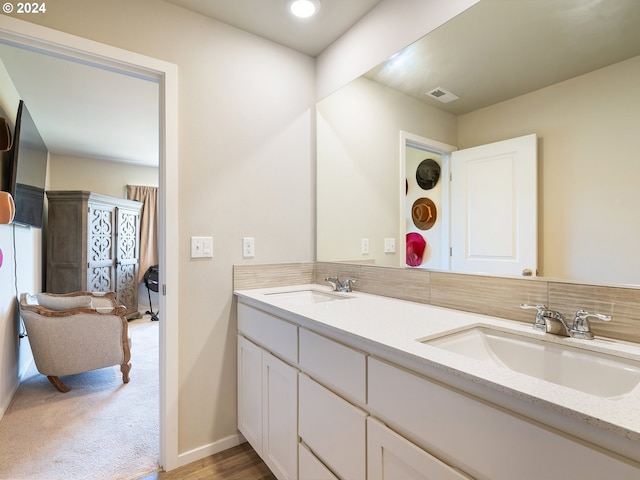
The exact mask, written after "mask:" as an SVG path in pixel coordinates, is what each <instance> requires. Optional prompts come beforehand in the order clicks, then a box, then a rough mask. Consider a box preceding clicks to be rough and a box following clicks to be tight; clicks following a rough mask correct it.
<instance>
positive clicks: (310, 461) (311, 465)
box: [298, 443, 338, 480]
mask: <svg viewBox="0 0 640 480" xmlns="http://www.w3.org/2000/svg"><path fill="white" fill-rule="evenodd" d="M298 465H299V470H298V478H299V479H300V480H312V479H313V480H338V477H336V476H335V475H334V474H333V473H331V470H329V469H328V468H327V467H325V466H324V465H323V464H322V462H321V461H320V460H318V459H317V458H316V457H314V455H313V453H311V452H310V451H309V449H308V448H307V447H306V446H305V445H304V444H302V443H300V444H299V447H298Z"/></svg>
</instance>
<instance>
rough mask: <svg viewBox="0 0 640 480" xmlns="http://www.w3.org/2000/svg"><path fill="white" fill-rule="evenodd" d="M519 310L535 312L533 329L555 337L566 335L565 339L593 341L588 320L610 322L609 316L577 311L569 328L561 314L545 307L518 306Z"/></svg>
mask: <svg viewBox="0 0 640 480" xmlns="http://www.w3.org/2000/svg"><path fill="white" fill-rule="evenodd" d="M520 308H524V309H533V310H536V321H535V323H534V324H533V328H535V329H536V330H540V331H542V332H545V333H553V334H556V335H566V336H567V337H573V338H582V339H586V340H593V338H594V336H593V332H592V331H591V324H590V323H589V318H597V319H598V320H602V321H603V322H610V321H611V316H610V315H602V314H600V313H589V312H587V311H586V310H582V309H580V310H578V311H577V312H576V316H575V318H574V320H573V326H572V327H569V325H568V324H567V321H566V320H565V319H564V317H563V316H562V314H561V313H560V312H558V311H556V310H551V309H549V308H547V306H546V305H527V304H525V303H523V304H520Z"/></svg>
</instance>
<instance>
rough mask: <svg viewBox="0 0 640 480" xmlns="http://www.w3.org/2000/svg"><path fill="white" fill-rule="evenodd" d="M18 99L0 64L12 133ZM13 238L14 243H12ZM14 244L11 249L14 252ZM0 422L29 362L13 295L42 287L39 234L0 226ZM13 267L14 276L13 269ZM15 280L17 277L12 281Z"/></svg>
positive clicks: (0, 87) (2, 101)
mask: <svg viewBox="0 0 640 480" xmlns="http://www.w3.org/2000/svg"><path fill="white" fill-rule="evenodd" d="M19 101H20V96H19V94H18V91H17V90H16V88H15V86H14V85H13V82H12V81H11V78H10V77H9V75H8V73H7V71H6V69H5V67H4V64H3V63H2V62H1V61H0V115H2V116H3V117H4V118H6V119H7V120H9V123H10V124H11V130H12V131H13V128H14V124H15V119H16V113H17V111H18V103H19ZM14 238H15V241H14ZM14 243H15V248H14ZM0 249H1V250H2V256H3V263H2V266H0V419H1V418H2V416H3V415H4V412H5V411H6V409H7V408H8V406H9V403H10V402H11V399H12V398H13V394H14V392H15V390H16V389H17V388H18V378H19V376H20V375H22V374H23V373H24V371H25V370H26V369H27V368H28V366H29V364H30V363H31V361H32V356H31V350H30V347H29V342H28V339H26V338H25V339H22V340H19V339H18V334H19V332H20V330H21V329H20V324H19V321H18V315H17V306H16V296H17V295H16V283H17V293H18V295H19V294H20V293H21V292H30V293H37V292H40V291H41V287H42V278H43V276H42V231H41V230H39V229H36V228H29V227H20V226H13V225H0ZM14 262H15V264H16V265H17V267H18V268H17V272H16V269H15V268H14ZM16 276H17V277H16Z"/></svg>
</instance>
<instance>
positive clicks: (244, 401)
mask: <svg viewBox="0 0 640 480" xmlns="http://www.w3.org/2000/svg"><path fill="white" fill-rule="evenodd" d="M238 430H240V432H242V434H243V435H244V437H245V438H246V439H247V441H248V442H249V443H250V444H251V446H252V447H253V449H254V450H255V451H256V452H257V453H258V455H260V456H261V457H262V349H261V348H260V347H258V346H257V345H254V344H253V343H251V342H250V341H248V340H247V339H245V338H244V337H242V336H240V335H238Z"/></svg>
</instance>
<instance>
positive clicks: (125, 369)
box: [120, 363, 131, 383]
mask: <svg viewBox="0 0 640 480" xmlns="http://www.w3.org/2000/svg"><path fill="white" fill-rule="evenodd" d="M130 370H131V364H130V363H123V364H122V365H120V371H121V372H122V383H129V371H130Z"/></svg>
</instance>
